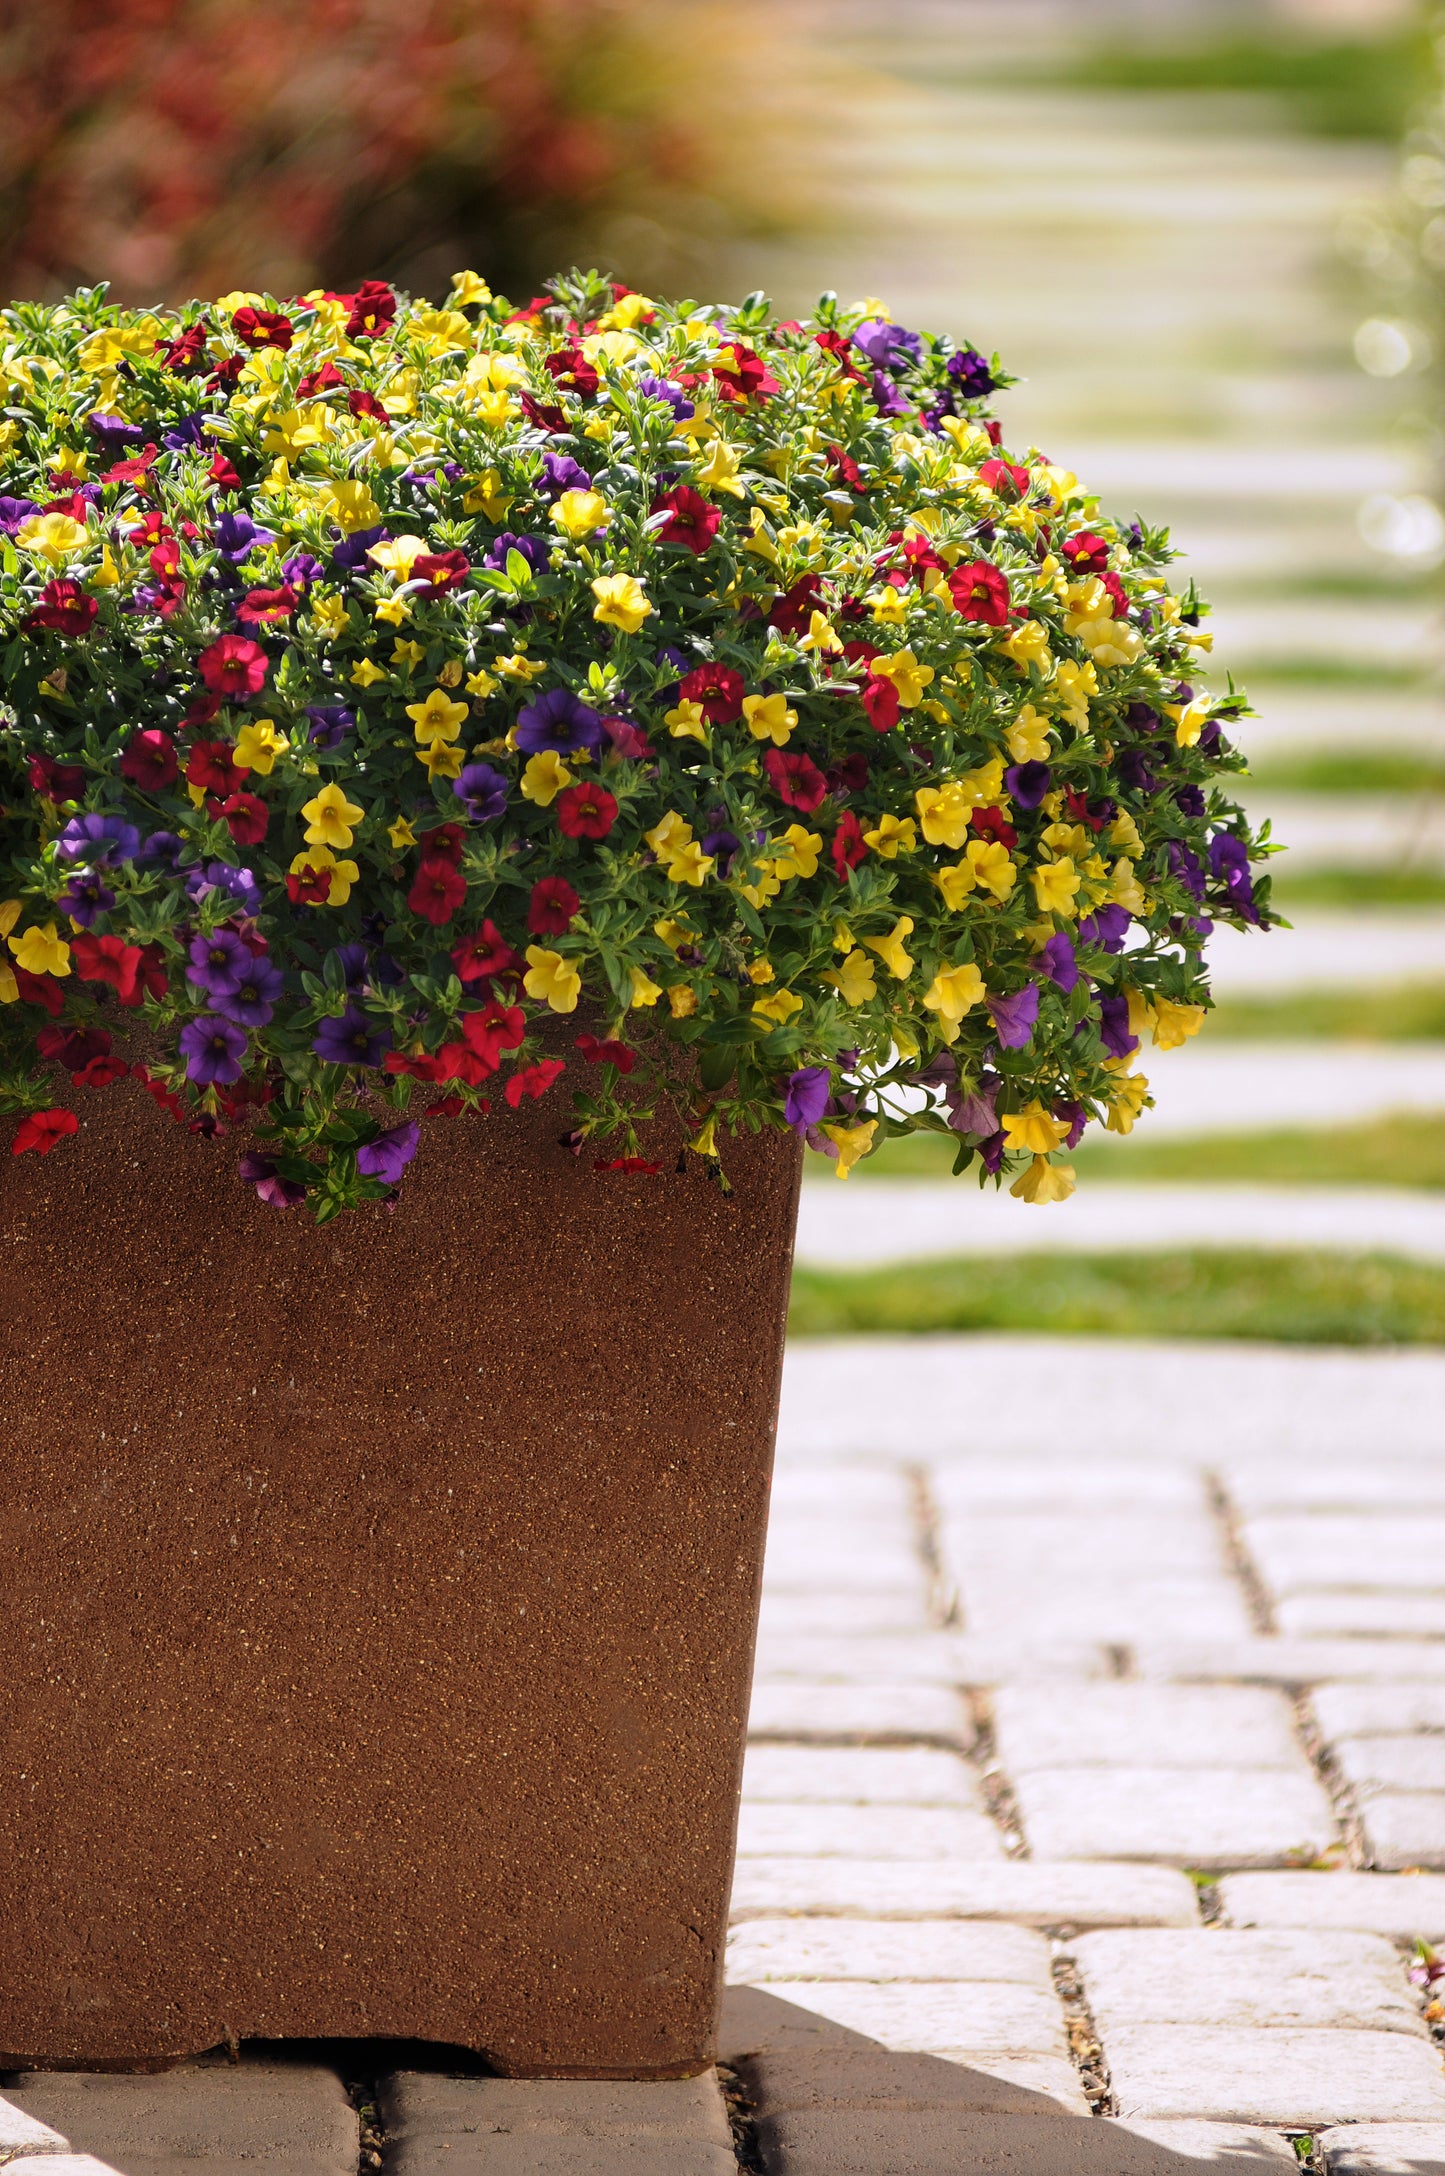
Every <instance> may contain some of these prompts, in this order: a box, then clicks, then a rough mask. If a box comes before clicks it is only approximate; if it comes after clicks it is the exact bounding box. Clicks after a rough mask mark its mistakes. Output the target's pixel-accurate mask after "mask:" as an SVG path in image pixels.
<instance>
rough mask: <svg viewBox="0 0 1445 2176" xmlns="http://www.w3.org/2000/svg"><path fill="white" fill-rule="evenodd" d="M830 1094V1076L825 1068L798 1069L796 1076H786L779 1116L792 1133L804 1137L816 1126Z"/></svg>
mask: <svg viewBox="0 0 1445 2176" xmlns="http://www.w3.org/2000/svg"><path fill="white" fill-rule="evenodd" d="M831 1093H832V1075H831V1073H830V1072H829V1069H828V1067H827V1066H826V1065H805V1066H800V1067H799V1069H798V1071H797V1072H796V1073H791V1074H789V1076H788V1086H787V1091H786V1093H785V1095H784V1097H783V1116H784V1118H785V1119H786V1120H787V1122H788V1124H789V1125H790V1126H791V1127H792V1129H793V1131H794V1133H806V1132H807V1130H808V1128H809V1127H810V1126H816V1125H817V1124H818V1123H819V1122H820V1120H821V1119H822V1118H823V1116H824V1114H825V1113H826V1111H827V1108H828V1100H829V1097H830V1095H831Z"/></svg>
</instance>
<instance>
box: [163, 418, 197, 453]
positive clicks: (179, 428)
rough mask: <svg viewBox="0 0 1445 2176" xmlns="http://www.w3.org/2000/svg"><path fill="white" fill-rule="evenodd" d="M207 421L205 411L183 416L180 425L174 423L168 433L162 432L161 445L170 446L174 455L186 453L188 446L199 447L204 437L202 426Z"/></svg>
mask: <svg viewBox="0 0 1445 2176" xmlns="http://www.w3.org/2000/svg"><path fill="white" fill-rule="evenodd" d="M205 420H206V415H205V410H204V409H198V410H197V412H196V413H195V415H192V416H182V417H181V420H180V422H179V423H173V424H172V425H171V427H170V429H169V430H168V431H162V432H161V444H162V445H163V446H169V447H170V449H171V452H172V453H184V451H185V449H186V448H187V446H199V444H200V443H201V438H202V435H203V434H202V431H201V425H202V424H203V423H204V422H205Z"/></svg>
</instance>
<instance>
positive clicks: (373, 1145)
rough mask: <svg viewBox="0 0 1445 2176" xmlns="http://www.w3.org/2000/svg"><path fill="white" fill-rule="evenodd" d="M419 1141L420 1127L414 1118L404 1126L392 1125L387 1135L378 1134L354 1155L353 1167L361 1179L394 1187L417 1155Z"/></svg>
mask: <svg viewBox="0 0 1445 2176" xmlns="http://www.w3.org/2000/svg"><path fill="white" fill-rule="evenodd" d="M420 1139H421V1127H420V1126H419V1125H418V1124H417V1122H416V1120H415V1119H414V1118H412V1119H408V1121H407V1123H406V1124H405V1125H404V1126H393V1127H392V1129H391V1131H390V1133H379V1134H378V1135H377V1137H376V1139H375V1140H374V1141H368V1142H367V1144H366V1146H365V1148H359V1149H358V1150H357V1152H356V1168H357V1170H358V1171H359V1172H360V1173H361V1176H362V1177H363V1178H364V1179H382V1180H384V1181H385V1183H386V1185H388V1186H395V1184H396V1182H397V1180H398V1179H399V1178H400V1177H401V1175H402V1173H403V1171H405V1169H406V1167H407V1165H408V1164H409V1163H410V1162H411V1160H412V1158H413V1156H415V1154H416V1145H417V1142H418V1141H419V1140H420Z"/></svg>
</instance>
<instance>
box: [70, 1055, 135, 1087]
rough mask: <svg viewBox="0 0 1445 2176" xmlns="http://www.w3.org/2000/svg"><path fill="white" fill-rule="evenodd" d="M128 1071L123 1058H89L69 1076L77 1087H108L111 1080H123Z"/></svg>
mask: <svg viewBox="0 0 1445 2176" xmlns="http://www.w3.org/2000/svg"><path fill="white" fill-rule="evenodd" d="M129 1071H130V1067H129V1066H128V1065H127V1064H126V1062H125V1060H124V1058H110V1057H104V1058H90V1059H88V1060H87V1061H86V1063H85V1064H84V1065H83V1066H82V1067H81V1068H80V1071H79V1072H78V1073H72V1074H71V1076H70V1078H71V1081H72V1083H73V1084H74V1086H75V1087H77V1088H108V1087H109V1086H110V1084H111V1082H112V1081H115V1080H124V1079H125V1076H126V1074H127V1073H128V1072H129Z"/></svg>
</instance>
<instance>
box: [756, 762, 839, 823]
mask: <svg viewBox="0 0 1445 2176" xmlns="http://www.w3.org/2000/svg"><path fill="white" fill-rule="evenodd" d="M763 769H764V770H765V771H766V772H767V774H768V777H769V779H770V780H771V781H772V786H773V791H774V792H775V793H776V794H777V796H778V799H779V800H780V801H783V802H785V803H786V804H787V806H788V807H789V808H796V809H801V810H802V812H803V814H804V815H805V816H808V815H811V814H812V811H813V810H814V809H815V808H817V807H818V806H819V804H820V802H821V801H822V799H823V797H824V795H825V794H826V793H827V791H828V781H827V779H826V778H825V777H824V776H823V774H822V772H821V771H820V770H819V768H818V766H817V764H816V763H815V762H814V761H813V759H812V757H811V756H805V755H803V754H802V753H801V752H799V753H796V754H795V753H793V752H792V751H791V750H789V749H786V748H770V749H769V750H768V752H767V754H766V755H765V756H764V757H763Z"/></svg>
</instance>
